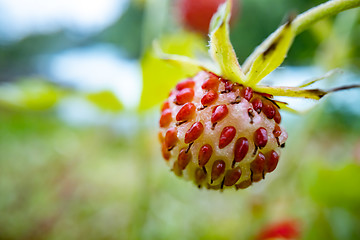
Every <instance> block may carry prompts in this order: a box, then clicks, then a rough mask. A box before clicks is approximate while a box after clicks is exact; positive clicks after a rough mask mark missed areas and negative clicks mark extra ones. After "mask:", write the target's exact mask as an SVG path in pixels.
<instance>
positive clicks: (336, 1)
mask: <svg viewBox="0 0 360 240" xmlns="http://www.w3.org/2000/svg"><path fill="white" fill-rule="evenodd" d="M359 6H360V0H332V1H328V2H325V3H323V4H321V5H319V6H317V7H314V8H312V9H310V10H308V11H306V12H304V13H302V14H300V15H299V16H297V17H296V18H295V19H294V20H293V22H292V25H293V27H294V29H295V33H296V35H297V34H299V33H301V32H303V31H304V30H306V28H308V27H310V26H311V25H312V24H314V23H315V22H317V21H319V20H321V19H323V18H325V17H330V16H332V15H335V14H338V13H340V12H342V11H345V10H348V9H351V8H356V7H359ZM285 25H286V24H284V25H282V26H281V27H279V28H278V29H277V30H276V31H275V32H273V33H272V34H271V35H270V36H269V37H268V38H266V39H265V41H264V42H263V43H262V44H260V45H259V46H258V47H257V48H256V49H255V50H254V51H253V52H252V53H251V55H250V56H249V57H248V58H247V59H246V61H245V62H244V64H243V66H242V70H243V72H244V73H247V72H248V71H249V70H250V67H251V66H252V64H253V62H254V61H255V59H256V58H257V57H258V56H259V55H260V54H262V53H263V52H264V51H265V50H266V49H267V48H268V46H269V45H270V44H271V42H272V41H273V39H274V37H275V36H277V35H279V33H280V32H281V31H282V30H283V28H284V26H285Z"/></svg>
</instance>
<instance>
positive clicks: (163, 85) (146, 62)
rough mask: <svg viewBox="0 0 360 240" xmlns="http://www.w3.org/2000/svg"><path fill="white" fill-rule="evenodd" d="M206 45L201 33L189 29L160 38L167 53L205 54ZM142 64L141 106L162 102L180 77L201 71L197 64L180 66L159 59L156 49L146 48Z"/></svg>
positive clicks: (147, 106)
mask: <svg viewBox="0 0 360 240" xmlns="http://www.w3.org/2000/svg"><path fill="white" fill-rule="evenodd" d="M205 46H206V42H205V41H204V39H202V38H201V36H198V35H195V34H190V33H186V32H181V33H178V34H174V35H168V36H164V37H163V38H162V39H161V41H160V47H161V49H162V50H163V51H164V52H165V53H168V54H177V55H183V56H188V57H195V56H196V55H197V54H200V55H204V54H205V53H206V49H205ZM141 66H142V75H143V91H142V96H141V102H140V109H141V110H144V109H149V108H151V107H153V106H155V105H157V104H159V103H161V101H163V100H164V99H166V97H167V96H168V94H169V91H170V89H172V88H173V87H174V86H175V84H176V83H177V82H178V81H179V80H180V79H182V78H185V77H191V76H192V75H194V74H195V73H196V72H197V71H198V67H187V68H185V69H184V68H183V67H181V68H179V67H178V66H177V65H172V64H171V63H168V62H166V61H164V60H162V59H159V57H158V56H157V55H156V53H155V52H154V50H153V49H149V50H147V51H146V52H145V55H144V57H143V59H142V61H141Z"/></svg>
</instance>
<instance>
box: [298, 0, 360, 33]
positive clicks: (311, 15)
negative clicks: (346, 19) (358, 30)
mask: <svg viewBox="0 0 360 240" xmlns="http://www.w3.org/2000/svg"><path fill="white" fill-rule="evenodd" d="M359 6H360V0H333V1H328V2H326V3H323V4H321V5H319V6H317V7H314V8H312V9H310V10H309V11H306V12H304V13H302V14H300V15H299V16H297V17H296V18H295V20H294V22H293V26H294V29H296V34H299V33H301V32H303V31H304V30H306V29H307V28H308V27H310V26H311V25H312V24H314V23H315V22H317V21H319V20H321V19H322V18H325V17H330V16H333V15H336V14H338V13H340V12H342V11H345V10H348V9H351V8H355V7H359Z"/></svg>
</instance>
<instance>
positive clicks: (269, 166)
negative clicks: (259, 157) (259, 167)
mask: <svg viewBox="0 0 360 240" xmlns="http://www.w3.org/2000/svg"><path fill="white" fill-rule="evenodd" d="M278 162H279V154H278V153H277V152H275V151H274V150H272V151H271V152H269V153H268V154H267V156H266V169H265V170H266V171H267V172H269V173H270V172H272V171H274V170H275V168H276V166H277V164H278Z"/></svg>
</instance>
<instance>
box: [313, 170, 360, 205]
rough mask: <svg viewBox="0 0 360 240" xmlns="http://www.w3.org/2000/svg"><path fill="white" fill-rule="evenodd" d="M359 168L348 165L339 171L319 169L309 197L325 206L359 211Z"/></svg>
mask: <svg viewBox="0 0 360 240" xmlns="http://www.w3.org/2000/svg"><path fill="white" fill-rule="evenodd" d="M359 185H360V166H359V165H358V164H348V165H345V166H344V167H342V168H339V169H329V168H321V169H319V171H318V172H317V175H316V177H315V179H313V181H311V185H310V186H309V190H310V194H311V196H312V197H313V198H314V199H315V200H316V201H317V202H320V203H322V204H325V205H327V206H332V207H344V208H347V209H349V210H355V211H359V210H360V205H359V202H360V188H359Z"/></svg>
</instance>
